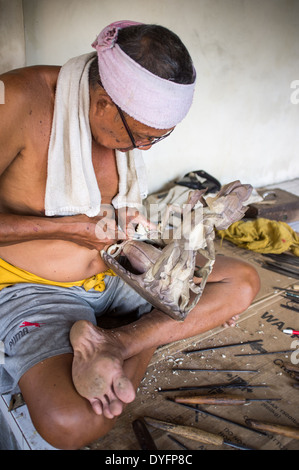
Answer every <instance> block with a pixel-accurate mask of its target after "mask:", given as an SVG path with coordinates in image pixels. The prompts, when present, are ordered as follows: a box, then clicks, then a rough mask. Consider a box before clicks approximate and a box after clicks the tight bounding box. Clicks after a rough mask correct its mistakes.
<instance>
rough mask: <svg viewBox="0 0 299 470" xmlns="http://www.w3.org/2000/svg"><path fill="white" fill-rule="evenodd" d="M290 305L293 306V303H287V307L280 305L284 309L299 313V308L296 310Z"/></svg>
mask: <svg viewBox="0 0 299 470" xmlns="http://www.w3.org/2000/svg"><path fill="white" fill-rule="evenodd" d="M290 303H291V304H292V302H290V301H289V302H287V303H286V305H284V304H280V306H281V307H284V308H287V309H289V310H293V311H294V312H299V308H296V307H295V306H293V307H291V306H290Z"/></svg>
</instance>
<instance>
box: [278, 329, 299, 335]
mask: <svg viewBox="0 0 299 470" xmlns="http://www.w3.org/2000/svg"><path fill="white" fill-rule="evenodd" d="M282 331H283V333H285V334H287V335H299V331H297V330H293V329H292V328H286V329H285V330H282Z"/></svg>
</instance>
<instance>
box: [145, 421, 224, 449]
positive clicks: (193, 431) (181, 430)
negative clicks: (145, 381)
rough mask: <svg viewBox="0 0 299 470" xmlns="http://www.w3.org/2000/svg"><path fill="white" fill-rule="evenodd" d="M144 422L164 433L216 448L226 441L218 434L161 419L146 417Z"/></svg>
mask: <svg viewBox="0 0 299 470" xmlns="http://www.w3.org/2000/svg"><path fill="white" fill-rule="evenodd" d="M144 421H145V422H146V423H147V424H150V425H151V426H153V427H154V428H158V429H162V430H163V431H166V432H169V433H171V434H175V435H176V436H181V437H185V438H186V439H191V440H193V441H196V442H202V443H203V444H211V445H214V446H221V445H222V444H223V443H224V440H223V438H222V437H221V436H218V435H217V434H212V433H210V432H207V431H203V430H202V429H199V428H195V427H193V426H182V425H180V424H174V423H168V422H166V421H161V420H160V419H155V418H149V417H147V416H145V417H144Z"/></svg>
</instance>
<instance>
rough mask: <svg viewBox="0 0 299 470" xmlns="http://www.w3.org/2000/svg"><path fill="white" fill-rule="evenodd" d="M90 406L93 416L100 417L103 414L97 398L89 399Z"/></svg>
mask: <svg viewBox="0 0 299 470" xmlns="http://www.w3.org/2000/svg"><path fill="white" fill-rule="evenodd" d="M89 402H90V404H91V406H92V409H93V411H94V412H95V414H97V415H102V414H103V406H102V404H101V402H100V400H98V399H97V398H91V399H90V400H89Z"/></svg>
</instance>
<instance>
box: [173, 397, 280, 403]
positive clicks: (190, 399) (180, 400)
mask: <svg viewBox="0 0 299 470" xmlns="http://www.w3.org/2000/svg"><path fill="white" fill-rule="evenodd" d="M278 400H281V398H243V397H237V396H235V395H194V396H189V397H188V396H186V397H184V396H183V397H175V398H174V401H175V402H176V403H190V404H191V403H193V404H196V405H246V403H251V402H252V401H278Z"/></svg>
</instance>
